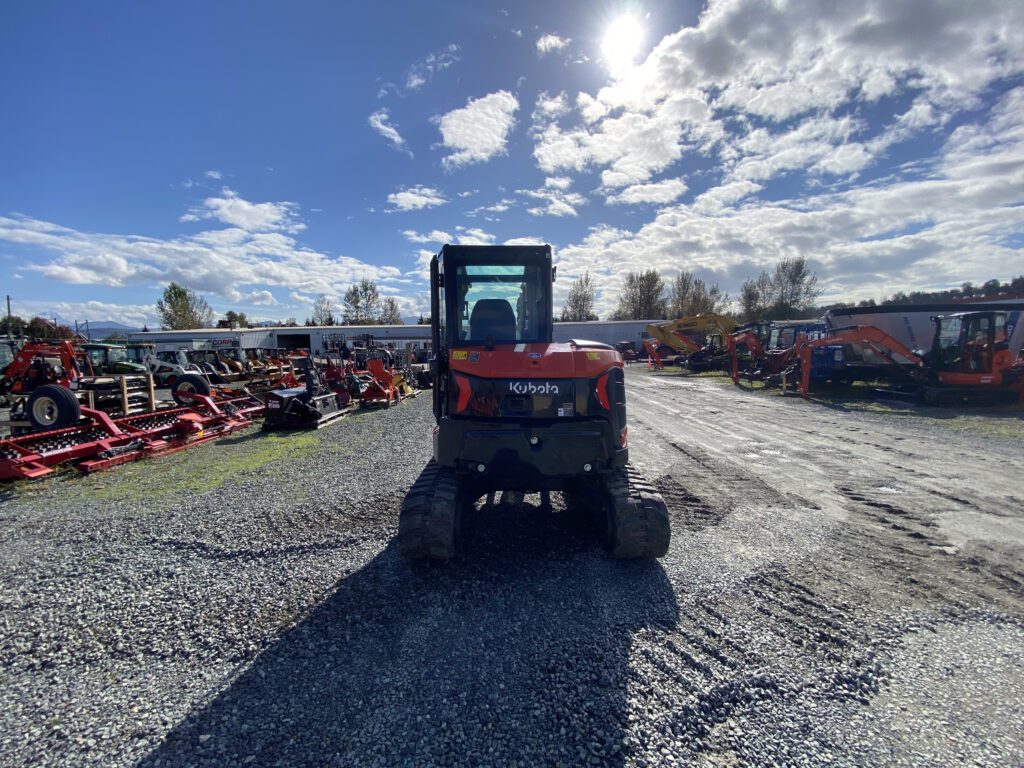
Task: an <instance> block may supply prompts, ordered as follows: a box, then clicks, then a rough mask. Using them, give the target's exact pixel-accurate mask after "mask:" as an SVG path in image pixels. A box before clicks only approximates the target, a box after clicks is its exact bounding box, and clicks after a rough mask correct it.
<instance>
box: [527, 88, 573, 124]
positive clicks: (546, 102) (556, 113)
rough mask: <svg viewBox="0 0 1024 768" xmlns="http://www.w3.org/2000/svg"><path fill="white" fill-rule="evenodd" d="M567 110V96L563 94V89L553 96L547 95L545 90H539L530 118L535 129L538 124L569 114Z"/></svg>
mask: <svg viewBox="0 0 1024 768" xmlns="http://www.w3.org/2000/svg"><path fill="white" fill-rule="evenodd" d="M569 111H570V110H569V98H568V97H567V96H566V95H565V91H562V92H561V93H557V94H555V95H554V96H551V95H549V94H548V92H547V91H541V92H540V93H539V94H537V104H536V106H535V107H534V108H533V115H532V116H531V118H530V119H531V120H532V121H533V125H534V129H536V128H537V127H538V126H543V125H544V124H546V123H549V122H552V121H554V120H557V119H558V118H560V117H564V116H565V115H567V114H569Z"/></svg>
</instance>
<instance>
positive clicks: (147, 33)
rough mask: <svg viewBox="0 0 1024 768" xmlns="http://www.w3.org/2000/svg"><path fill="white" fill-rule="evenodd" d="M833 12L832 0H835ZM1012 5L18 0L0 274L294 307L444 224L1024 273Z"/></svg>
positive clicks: (387, 270)
mask: <svg viewBox="0 0 1024 768" xmlns="http://www.w3.org/2000/svg"><path fill="white" fill-rule="evenodd" d="M833 6H836V7H833ZM1021 30H1024V4H1022V3H1019V2H1002V3H1001V2H983V1H981V0H979V2H975V3H962V2H961V3H954V2H937V1H935V2H925V1H923V0H922V2H918V3H913V4H910V3H889V2H882V0H877V1H874V2H872V1H870V0H849V2H844V3H841V4H834V3H819V2H797V1H795V0H794V1H792V2H782V1H781V0H780V2H776V3H771V4H769V3H766V2H763V1H762V0H722V2H713V3H710V4H707V5H705V4H700V3H686V2H678V1H677V2H629V3H625V2H580V3H570V2H566V3H551V2H544V3H540V2H535V3H516V4H505V3H494V4H489V3H479V2H473V3H444V4H441V3H413V2H409V3H375V4H339V3H326V2H324V3H260V2H246V3H241V2H238V3H206V2H203V3H182V2H175V3H170V2H167V3H141V4H140V3H102V4H98V3H97V4H86V3H71V2H51V3H6V4H3V5H2V6H0V93H2V94H3V105H4V106H3V115H4V118H3V119H2V120H0V274H2V275H3V278H2V279H0V281H2V287H0V293H9V294H11V295H12V297H13V302H14V307H15V311H18V312H20V313H22V314H26V315H28V314H35V313H42V314H46V315H48V316H52V315H58V316H59V317H61V318H62V319H66V320H69V321H71V320H85V319H89V320H93V321H99V320H107V319H113V320H119V321H122V322H126V323H129V324H132V325H140V324H141V323H143V322H148V323H150V324H153V321H154V313H153V303H154V302H155V300H156V298H157V297H158V296H159V293H160V291H161V289H162V286H163V285H165V284H166V282H167V281H169V280H177V281H178V282H182V283H185V284H187V285H189V286H191V287H193V288H195V289H196V290H199V291H201V292H202V293H203V294H204V295H205V296H206V297H207V299H208V300H209V302H210V303H211V305H212V306H213V307H214V309H215V310H217V311H219V312H224V311H226V310H228V309H235V310H243V311H246V312H247V313H248V314H249V315H250V317H257V318H266V319H279V318H287V317H296V318H298V319H299V320H302V319H303V318H304V317H306V316H307V315H308V314H309V312H310V304H311V301H312V299H313V298H314V297H315V296H316V295H317V294H319V293H326V294H328V295H330V296H333V297H339V296H340V295H341V294H342V293H343V292H344V290H345V288H346V287H347V286H348V285H350V284H351V283H352V282H353V281H356V280H358V279H360V278H362V277H369V278H371V279H374V280H376V281H377V282H378V284H379V285H380V287H381V289H382V291H383V292H384V293H385V294H386V295H392V296H395V297H396V298H397V299H398V300H399V302H400V303H401V306H402V308H403V310H404V313H405V314H406V315H407V316H415V314H417V313H418V312H419V311H421V310H422V309H425V307H426V299H425V295H426V292H425V288H426V286H425V283H424V265H425V260H426V259H427V258H428V255H429V253H430V252H433V251H436V250H437V248H438V247H439V246H440V244H441V243H442V242H444V241H450V242H480V243H486V242H493V243H503V242H508V241H516V240H543V241H546V242H550V243H552V244H553V245H554V246H555V248H556V254H557V258H558V259H559V275H560V278H561V279H560V280H559V283H558V290H559V292H560V295H562V294H564V292H565V291H566V290H567V289H568V286H569V283H570V282H571V279H572V278H574V277H576V276H578V275H581V274H582V273H583V272H584V271H589V272H590V273H591V274H592V275H593V276H594V277H595V279H596V281H597V285H598V289H599V295H598V307H599V310H600V311H601V313H602V315H604V314H606V313H607V312H609V311H611V309H613V308H614V305H615V301H616V297H617V289H618V286H619V285H621V280H622V276H623V274H624V273H625V272H627V271H630V270H638V269H645V268H649V267H656V268H658V269H660V270H661V271H662V272H663V273H664V274H665V275H666V277H671V276H672V275H673V274H674V273H675V272H677V271H678V270H680V269H692V270H695V271H696V272H698V273H699V274H700V275H701V276H702V277H705V278H706V279H709V280H712V281H715V282H718V283H720V284H721V285H722V286H723V287H724V288H726V289H727V290H729V291H730V292H731V293H733V294H734V295H735V294H736V293H737V292H738V289H739V286H740V284H741V283H742V281H743V280H744V278H746V277H748V276H753V275H756V273H757V272H758V271H760V270H761V269H771V268H772V267H773V266H774V264H775V262H777V261H778V259H780V258H783V257H787V256H795V255H804V256H806V257H807V258H808V259H810V260H811V262H812V264H813V265H814V267H815V269H816V271H817V273H818V275H819V279H820V281H821V284H822V286H823V287H824V288H825V292H826V294H825V295H826V298H834V299H858V298H863V297H867V296H881V295H884V294H887V293H891V292H893V291H895V290H900V289H907V290H912V289H918V288H936V287H948V286H953V285H958V284H959V283H960V282H963V281H964V280H972V281H983V280H985V279H988V278H990V277H1002V278H1007V277H1009V276H1010V275H1011V274H1016V273H1019V272H1021V271H1024V259H1021V258H1020V246H1021V243H1022V233H1024V215H1022V213H1024V206H1022V205H1021V203H1022V202H1024V85H1022V83H1024V78H1022V75H1024V32H1022V31H1021Z"/></svg>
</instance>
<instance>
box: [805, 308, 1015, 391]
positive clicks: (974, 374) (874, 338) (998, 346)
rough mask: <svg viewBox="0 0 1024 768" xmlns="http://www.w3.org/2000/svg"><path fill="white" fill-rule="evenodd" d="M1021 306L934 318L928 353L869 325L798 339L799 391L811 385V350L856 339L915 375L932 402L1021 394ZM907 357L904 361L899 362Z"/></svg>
mask: <svg viewBox="0 0 1024 768" xmlns="http://www.w3.org/2000/svg"><path fill="white" fill-rule="evenodd" d="M1022 314H1024V313H1022V312H1021V311H1019V310H1013V311H996V310H987V311H980V312H957V313H954V314H948V315H940V316H936V317H933V318H932V322H933V324H934V332H933V333H932V334H931V336H932V345H931V349H930V350H929V351H928V352H923V351H922V350H912V349H908V348H907V347H906V346H905V345H904V344H903V343H902V342H900V341H899V340H898V339H895V338H893V337H892V336H890V335H889V334H887V333H886V332H885V331H882V330H881V329H878V328H875V327H873V326H858V327H856V328H844V329H839V330H836V331H832V332H830V333H829V334H827V335H825V336H823V337H821V338H819V339H814V340H807V339H804V340H802V341H801V342H800V344H799V357H800V394H801V395H803V397H805V398H806V397H807V396H808V393H809V390H810V371H811V361H810V359H811V354H812V351H813V350H814V349H815V348H817V347H821V346H827V345H837V344H857V345H862V346H865V347H868V348H870V349H872V350H874V351H875V352H876V353H878V354H880V355H882V356H884V357H885V358H886V359H888V360H889V361H890V362H891V364H892V365H893V366H895V367H897V368H902V369H904V370H906V371H907V372H908V373H909V374H910V375H911V376H912V378H913V379H914V381H915V383H916V386H915V389H914V392H915V394H916V395H917V396H918V397H919V398H920V399H922V400H923V401H924V402H926V403H929V404H932V405H961V404H981V403H1005V402H1014V401H1017V400H1019V399H1022V398H1024V360H1022V359H1021V348H1022V345H1024V324H1022V323H1021V322H1020V321H1021V317H1022ZM903 361H905V363H904V362H903Z"/></svg>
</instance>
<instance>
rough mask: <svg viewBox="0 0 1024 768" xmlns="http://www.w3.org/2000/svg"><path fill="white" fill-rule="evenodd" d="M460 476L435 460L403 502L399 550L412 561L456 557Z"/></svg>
mask: <svg viewBox="0 0 1024 768" xmlns="http://www.w3.org/2000/svg"><path fill="white" fill-rule="evenodd" d="M458 490H459V486H458V479H457V477H456V475H455V472H454V471H453V470H451V469H448V468H446V467H441V466H439V465H438V464H437V463H435V462H434V460H433V459H431V460H430V462H429V463H428V464H427V466H426V467H424V468H423V471H422V472H421V473H420V476H419V477H418V478H417V480H416V482H415V483H413V486H412V488H410V489H409V492H408V493H407V494H406V495H405V499H404V500H403V501H402V510H401V512H400V513H399V516H398V552H399V554H401V556H402V557H404V558H407V559H410V560H425V559H429V560H450V559H451V558H452V557H454V556H455V530H456V525H457V521H458V501H459V499H458Z"/></svg>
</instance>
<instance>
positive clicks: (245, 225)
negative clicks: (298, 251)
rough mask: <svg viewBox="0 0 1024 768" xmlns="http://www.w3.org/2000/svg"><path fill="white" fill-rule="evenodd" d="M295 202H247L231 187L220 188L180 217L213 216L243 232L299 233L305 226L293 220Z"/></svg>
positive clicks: (196, 218) (197, 218) (212, 217)
mask: <svg viewBox="0 0 1024 768" xmlns="http://www.w3.org/2000/svg"><path fill="white" fill-rule="evenodd" d="M297 211H298V206H297V205H296V204H295V203H288V202H282V203H251V202H249V201H248V200H245V199H243V198H241V197H239V196H238V193H236V192H235V191H234V190H233V189H230V188H228V187H223V188H222V189H221V191H220V196H219V197H208V198H206V199H205V200H203V202H202V204H201V205H199V206H196V207H194V208H191V209H190V210H189V211H188V213H186V214H184V215H182V216H181V217H180V220H181V221H185V222H193V221H201V220H204V219H216V220H217V221H221V222H223V223H225V224H230V225H232V226H234V227H237V228H238V229H240V230H244V231H245V232H292V233H294V232H301V231H302V230H304V229H305V228H306V225H305V224H303V223H302V222H301V221H299V220H298V219H297Z"/></svg>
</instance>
